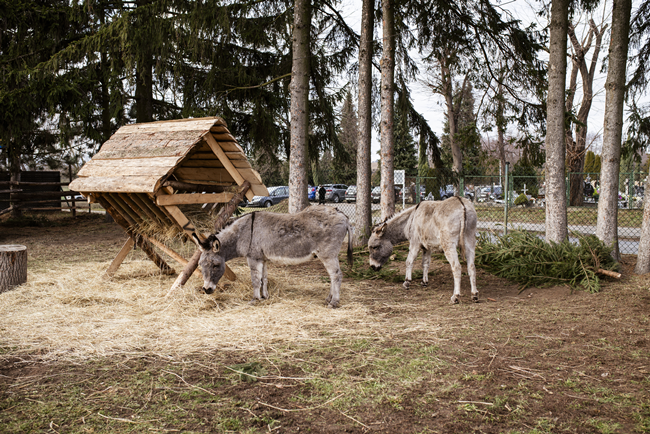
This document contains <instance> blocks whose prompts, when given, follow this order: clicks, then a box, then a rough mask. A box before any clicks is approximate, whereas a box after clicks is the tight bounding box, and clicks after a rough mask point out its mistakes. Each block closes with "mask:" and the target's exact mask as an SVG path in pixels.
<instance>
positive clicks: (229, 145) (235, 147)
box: [219, 142, 245, 154]
mask: <svg viewBox="0 0 650 434" xmlns="http://www.w3.org/2000/svg"><path fill="white" fill-rule="evenodd" d="M219 146H221V149H223V151H224V152H240V153H242V154H244V153H245V152H244V149H242V147H241V146H239V144H238V143H237V142H219Z"/></svg>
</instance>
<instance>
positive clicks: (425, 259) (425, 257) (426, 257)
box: [422, 247, 431, 286]
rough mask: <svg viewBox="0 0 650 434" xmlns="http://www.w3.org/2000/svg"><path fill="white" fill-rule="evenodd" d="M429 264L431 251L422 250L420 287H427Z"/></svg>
mask: <svg viewBox="0 0 650 434" xmlns="http://www.w3.org/2000/svg"><path fill="white" fill-rule="evenodd" d="M429 264H431V250H429V249H425V248H424V247H423V248H422V286H427V285H429Z"/></svg>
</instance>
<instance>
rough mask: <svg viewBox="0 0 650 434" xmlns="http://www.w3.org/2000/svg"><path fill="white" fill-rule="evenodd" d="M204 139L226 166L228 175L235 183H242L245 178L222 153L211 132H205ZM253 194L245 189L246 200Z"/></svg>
mask: <svg viewBox="0 0 650 434" xmlns="http://www.w3.org/2000/svg"><path fill="white" fill-rule="evenodd" d="M205 141H206V142H208V145H210V148H211V149H212V151H213V152H214V154H215V155H216V156H217V157H219V160H221V163H222V164H223V166H224V167H225V168H226V170H227V171H228V173H229V174H230V176H232V178H233V179H234V180H235V182H236V183H237V185H240V186H241V185H242V184H243V183H244V181H246V179H245V178H244V177H243V176H242V175H241V174H240V173H239V171H238V170H237V168H235V166H233V164H232V162H231V161H230V159H229V158H228V156H227V155H226V154H225V153H224V151H223V149H221V146H219V144H218V143H217V141H216V140H214V137H212V134H207V135H206V136H205ZM254 196H255V194H254V193H253V191H252V190H250V189H247V190H246V197H247V198H248V200H252V199H253V197H254Z"/></svg>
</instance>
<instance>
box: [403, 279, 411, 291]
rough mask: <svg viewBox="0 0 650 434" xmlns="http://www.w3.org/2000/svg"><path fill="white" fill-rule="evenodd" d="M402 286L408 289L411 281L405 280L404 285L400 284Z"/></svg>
mask: <svg viewBox="0 0 650 434" xmlns="http://www.w3.org/2000/svg"><path fill="white" fill-rule="evenodd" d="M402 286H404V289H409V287H410V286H411V281H410V280H405V281H404V285H402Z"/></svg>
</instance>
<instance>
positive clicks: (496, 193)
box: [490, 185, 503, 201]
mask: <svg viewBox="0 0 650 434" xmlns="http://www.w3.org/2000/svg"><path fill="white" fill-rule="evenodd" d="M490 199H491V200H494V201H496V200H501V199H503V187H501V186H500V185H495V186H494V189H493V190H492V193H491V194H490Z"/></svg>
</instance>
